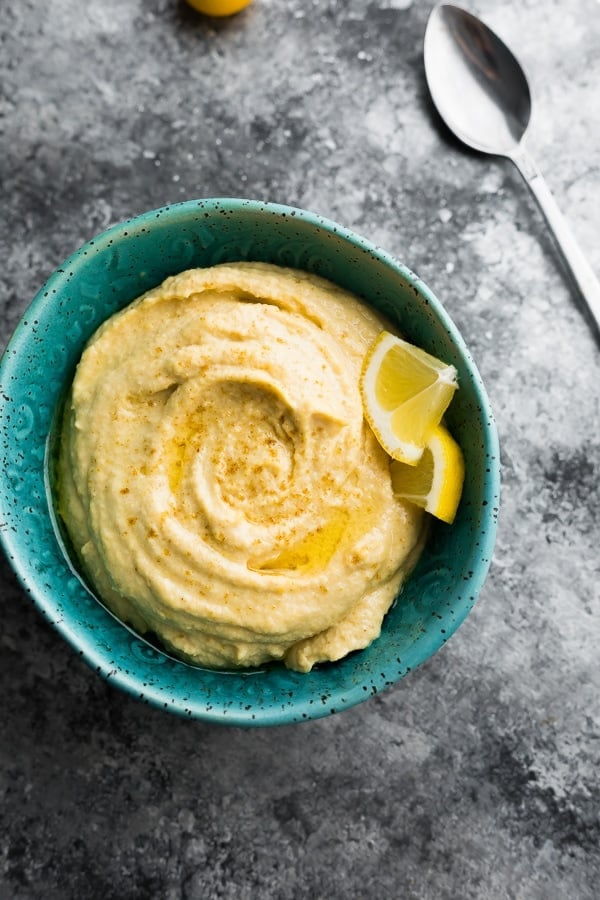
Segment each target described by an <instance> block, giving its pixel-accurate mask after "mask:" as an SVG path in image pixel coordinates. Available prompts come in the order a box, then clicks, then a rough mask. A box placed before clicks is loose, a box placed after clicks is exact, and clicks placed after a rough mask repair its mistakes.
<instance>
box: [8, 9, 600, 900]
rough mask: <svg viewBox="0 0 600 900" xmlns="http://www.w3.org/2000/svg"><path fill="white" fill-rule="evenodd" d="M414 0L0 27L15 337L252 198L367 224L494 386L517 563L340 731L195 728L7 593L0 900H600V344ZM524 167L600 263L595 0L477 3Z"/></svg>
mask: <svg viewBox="0 0 600 900" xmlns="http://www.w3.org/2000/svg"><path fill="white" fill-rule="evenodd" d="M431 6H432V4H431V3H429V2H423V0H413V2H411V0H343V2H342V0H339V2H338V0H254V3H253V4H252V5H251V6H250V7H248V8H247V10H245V11H244V12H243V13H241V14H240V15H238V16H236V17H234V18H232V19H230V20H227V21H217V20H211V19H205V18H203V17H201V16H199V15H197V14H195V13H194V12H192V11H191V10H190V9H188V8H187V7H186V6H185V5H184V4H183V3H180V2H177V0H97V2H95V3H81V2H77V0H45V2H42V0H20V2H18V3H8V2H6V3H3V4H2V15H1V17H0V47H1V52H0V177H1V179H2V194H1V196H2V215H1V216H0V256H1V259H2V265H1V266H0V303H1V312H0V324H1V342H2V346H4V344H5V343H6V341H7V340H8V337H9V335H10V333H11V332H12V330H13V328H14V326H15V325H16V323H17V321H18V319H19V318H20V317H21V315H22V314H23V312H24V310H25V308H26V306H27V304H28V303H29V301H30V300H31V298H32V297H33V295H34V294H35V293H36V291H37V290H38V288H39V287H40V286H41V285H42V283H43V282H44V281H45V279H46V278H47V276H48V275H49V274H50V272H51V271H52V270H53V269H54V268H55V267H57V266H58V265H59V264H60V263H61V262H62V261H63V260H64V259H65V258H66V257H67V256H68V255H69V254H70V253H71V252H72V251H73V250H74V249H76V248H77V247H78V246H79V245H80V244H81V243H83V242H84V241H85V240H87V239H88V238H91V237H92V236H94V235H95V234H96V233H98V232H99V231H101V230H103V229H104V228H105V227H106V226H108V225H109V224H111V223H113V222H116V221H119V220H121V219H124V218H126V217H128V216H130V215H133V214H136V213H138V212H141V211H143V210H145V209H151V208H153V207H157V206H162V205H164V204H166V203H170V202H173V201H177V200H181V199H186V198H194V197H203V196H204V197H210V196H246V197H254V198H258V199H269V200H273V201H279V202H283V203H288V204H292V205H296V206H301V207H304V208H308V209H311V210H313V211H315V212H317V213H321V214H323V215H326V216H328V217H330V218H333V219H335V220H337V221H339V222H340V223H342V224H343V225H345V226H348V227H350V228H352V229H354V230H356V231H358V232H360V233H361V234H364V235H365V236H368V237H369V238H371V239H373V240H374V241H375V242H376V243H378V244H379V245H381V246H383V247H384V248H385V249H386V250H388V251H389V252H390V253H392V254H393V255H394V256H396V257H399V258H400V259H401V260H403V261H404V262H406V263H407V264H408V265H410V267H411V268H413V269H414V270H416V271H417V272H418V273H419V274H420V275H421V277H422V278H423V279H424V280H425V281H426V282H427V283H428V284H429V285H430V286H431V287H432V288H433V290H434V291H435V292H436V293H437V294H438V296H439V297H440V298H441V299H442V300H443V302H444V303H445V305H446V306H447V309H448V311H449V312H450V314H451V316H452V317H453V318H454V320H455V322H456V323H457V325H458V326H459V328H460V329H461V330H462V332H463V334H464V336H465V338H466V340H467V343H468V344H469V346H470V348H471V350H472V352H473V354H474V356H475V358H476V361H477V363H478V365H479V368H480V370H481V372H482V374H483V377H484V379H485V381H486V383H487V387H488V390H489V394H490V397H491V401H492V404H493V408H494V411H495V415H496V418H497V421H498V426H499V431H500V439H501V446H502V470H503V498H502V507H501V517H500V526H499V534H498V541H497V546H496V552H495V556H494V560H493V564H492V567H491V572H490V575H489V578H488V580H487V582H486V585H485V587H484V590H483V592H482V594H481V597H480V600H479V602H478V604H477V605H476V607H475V609H474V611H473V612H472V613H471V615H470V616H469V618H468V619H467V621H466V622H465V623H464V624H463V626H462V627H461V628H460V629H459V630H458V632H457V633H456V634H455V635H454V636H453V637H452V639H451V640H450V642H449V643H448V644H447V646H445V647H444V648H443V649H442V650H441V651H440V652H439V653H438V654H436V655H435V656H434V657H433V658H432V659H431V660H430V661H429V662H427V663H426V664H425V665H423V666H422V667H421V668H420V669H419V670H417V671H416V672H414V673H412V674H411V675H410V676H409V677H407V678H405V679H404V680H403V681H401V682H400V683H399V684H397V685H396V686H395V687H393V688H390V689H389V690H387V691H386V692H384V693H383V694H381V695H379V696H376V697H374V698H373V699H371V700H369V701H367V702H366V703H363V704H361V705H359V706H357V707H354V708H353V709H351V710H348V711H346V712H344V713H341V714H339V715H335V716H332V717H330V718H328V719H322V720H318V721H315V722H311V723H307V724H303V725H300V726H285V727H276V728H271V729H255V730H244V729H241V728H239V729H238V728H225V727H215V726H208V725H205V724H203V723H201V722H195V721H184V720H182V719H178V718H177V717H175V716H171V715H169V714H166V713H162V712H160V711H157V710H154V709H151V708H148V707H147V706H144V705H142V704H141V703H139V702H138V701H136V700H135V699H132V698H130V697H129V696H126V695H125V694H123V693H121V692H120V691H119V690H117V689H116V688H113V687H112V686H110V685H109V684H107V683H105V682H104V681H102V680H101V679H99V678H98V677H97V676H96V675H95V674H94V672H92V671H91V669H89V668H88V667H87V666H86V665H85V664H84V663H83V662H81V661H80V660H79V659H78V657H77V655H76V654H75V653H74V652H73V651H72V650H71V648H70V647H69V646H68V645H67V644H66V643H65V642H64V641H63V639H62V638H61V637H59V636H58V634H57V633H55V632H54V631H53V630H52V629H51V628H50V626H48V625H47V624H46V623H45V621H44V620H43V619H42V617H41V615H40V614H39V613H38V612H37V611H36V610H35V609H34V607H33V605H32V604H31V602H30V601H29V599H28V598H27V597H26V596H25V595H24V593H23V592H22V590H21V589H20V587H19V586H18V583H17V581H16V579H15V578H14V577H13V575H12V574H11V571H10V569H9V567H8V564H7V563H5V562H4V561H3V563H2V571H1V578H2V583H1V587H0V592H1V599H2V619H3V623H2V629H1V632H0V648H1V652H0V722H1V723H2V724H1V726H0V760H1V764H0V791H1V798H2V799H1V802H0V898H2V900H25V898H44V900H55V898H56V900H70V898H77V900H85V898H91V900H95V898H102V900H109V898H116V900H133V898H140V900H146V898H165V900H175V898H180V897H181V898H185V900H196V898H198V900H210V898H231V900H254V898H277V900H299V898H305V897H306V898H325V900H352V898H355V900H370V898H373V900H375V898H376V900H381V898H387V897H393V898H407V900H417V898H418V900H442V898H443V900H470V898H486V900H487V898H489V900H502V898H514V900H592V898H596V897H598V891H599V887H598V885H599V884H600V818H599V815H600V786H599V771H600V666H599V647H600V551H599V547H600V491H599V481H600V349H599V346H598V344H597V342H596V341H595V340H594V338H593V336H592V334H591V332H590V330H589V328H588V326H587V325H586V323H585V321H584V319H583V317H582V315H581V312H580V310H579V307H578V303H577V300H576V297H575V296H574V294H573V292H572V290H571V289H570V286H569V284H568V283H567V281H566V280H565V277H564V276H563V273H562V270H561V267H560V264H559V262H558V260H557V257H556V255H555V252H554V249H553V244H552V241H551V239H550V237H549V235H548V232H547V230H546V228H545V226H544V223H543V220H542V218H541V215H540V213H539V212H538V210H537V208H536V207H535V205H534V203H533V201H532V200H531V198H530V196H529V194H528V192H527V189H526V188H525V185H524V183H523V182H522V181H521V179H520V177H519V175H518V173H517V172H516V170H515V169H514V168H513V167H512V166H511V164H510V163H508V162H502V161H498V160H493V159H489V158H484V157H482V156H478V155H476V154H473V153H469V152H468V151H465V150H463V149H462V148H461V147H459V146H458V144H457V143H456V142H455V141H453V140H452V139H451V138H450V137H449V135H448V134H447V132H446V131H445V130H444V129H443V128H442V127H441V125H440V123H439V121H438V119H437V118H436V116H435V115H434V113H433V110H432V106H431V104H430V101H429V99H428V94H427V90H426V85H425V81H424V73H423V65H422V44H423V34H424V29H425V24H426V21H427V17H428V14H429V11H430V9H431ZM472 9H473V11H474V12H477V13H479V14H480V15H482V16H483V17H484V18H485V19H486V20H487V21H488V23H489V24H490V25H492V27H494V28H495V29H496V30H497V31H498V32H499V33H500V34H502V35H503V36H504V37H505V38H506V39H507V40H508V41H509V43H510V44H511V45H512V46H513V49H514V50H515V51H516V52H517V54H518V55H519V56H520V57H521V59H522V62H523V64H524V66H525V68H526V70H527V72H528V74H529V76H530V78H531V81H532V85H533V92H534V98H535V112H534V117H533V122H532V127H531V139H530V144H529V146H530V149H531V150H532V152H533V154H534V155H535V156H536V158H537V160H538V163H539V165H540V168H541V169H542V171H543V172H544V173H545V175H546V177H547V180H548V182H549V184H550V186H551V188H552V189H553V191H554V193H555V195H556V197H557V199H558V202H559V204H560V206H561V207H562V209H563V211H564V213H565V214H566V216H567V218H568V219H569V220H570V222H571V224H572V226H573V229H574V231H575V233H576V235H577V237H578V239H579V241H580V243H581V246H582V248H583V249H584V250H585V252H586V254H587V256H588V258H589V260H590V262H591V264H592V266H593V267H594V269H595V271H596V273H598V274H600V241H599V240H598V234H599V229H600V212H599V210H600V104H599V103H598V85H599V84H600V3H599V2H598V0H569V2H568V3H567V2H566V0H519V2H517V0H478V2H477V3H476V4H474V5H473V6H472Z"/></svg>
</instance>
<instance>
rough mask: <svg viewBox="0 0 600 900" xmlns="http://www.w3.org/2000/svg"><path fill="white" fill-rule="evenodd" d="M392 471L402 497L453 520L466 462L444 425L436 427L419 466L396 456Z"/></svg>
mask: <svg viewBox="0 0 600 900" xmlns="http://www.w3.org/2000/svg"><path fill="white" fill-rule="evenodd" d="M390 472H391V476H392V487H393V488H394V493H395V494H396V495H397V496H398V497H401V498H402V499H403V500H410V502H411V503H414V504H416V506H421V507H422V508H423V509H425V510H426V511H427V512H428V513H431V514H432V515H433V516H435V517H436V518H438V519H441V520H442V521H443V522H447V523H448V524H449V525H451V524H452V522H453V521H454V517H455V516H456V510H457V509H458V504H459V502H460V497H461V493H462V487H463V481H464V478H465V463H464V459H463V455H462V451H461V449H460V447H459V446H458V444H457V443H456V441H455V440H454V438H453V437H452V435H451V434H450V432H449V431H448V430H447V429H446V428H445V427H444V426H443V425H438V426H437V428H435V429H434V430H433V431H432V433H431V435H430V437H429V440H428V442H427V446H426V447H425V449H424V451H423V455H422V456H421V459H420V460H419V462H418V463H417V465H416V466H407V465H406V464H405V463H401V462H398V461H397V460H395V459H393V460H392V461H391V463H390Z"/></svg>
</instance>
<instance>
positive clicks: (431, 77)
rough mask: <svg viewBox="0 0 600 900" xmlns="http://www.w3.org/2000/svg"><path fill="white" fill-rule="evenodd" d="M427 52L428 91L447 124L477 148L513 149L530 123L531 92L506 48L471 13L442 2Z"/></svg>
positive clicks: (430, 30)
mask: <svg viewBox="0 0 600 900" xmlns="http://www.w3.org/2000/svg"><path fill="white" fill-rule="evenodd" d="M423 52H424V57H425V73H426V78H427V84H428V87H429V91H430V93H431V96H432V98H433V101H434V103H435V105H436V107H437V109H438V111H439V113H440V115H441V117H442V118H443V119H444V121H445V123H446V125H447V126H448V128H450V130H451V131H453V132H454V134H456V135H457V137H459V138H460V139H461V141H462V142H463V143H465V144H467V145H468V146H469V147H472V148H473V149H474V150H479V151H481V152H483V153H493V154H498V155H501V156H504V155H506V156H510V155H511V154H512V153H514V152H515V151H516V150H517V148H518V146H519V144H520V143H521V140H522V139H523V137H524V135H525V132H526V130H527V127H528V125H529V119H530V116H531V93H530V90H529V84H528V82H527V78H526V77H525V73H524V72H523V69H522V68H521V66H520V64H519V62H518V61H517V59H516V58H515V57H514V56H513V54H512V53H511V51H510V50H509V49H508V47H506V45H505V44H503V43H502V41H501V40H500V39H499V38H498V37H497V36H496V35H495V34H494V32H493V31H490V29H489V28H488V27H487V25H484V23H483V22H481V21H480V20H479V19H477V18H476V17H475V16H473V15H471V13H468V12H466V11H465V10H462V9H459V7H457V6H450V5H449V4H440V5H438V6H436V7H435V8H434V10H433V12H432V14H431V17H430V19H429V24H428V26H427V31H426V33H425V43H424V50H423ZM457 97H460V98H461V102H460V103H457V102H456V98H457Z"/></svg>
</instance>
